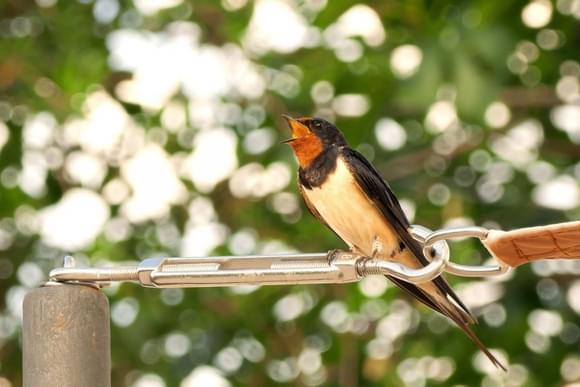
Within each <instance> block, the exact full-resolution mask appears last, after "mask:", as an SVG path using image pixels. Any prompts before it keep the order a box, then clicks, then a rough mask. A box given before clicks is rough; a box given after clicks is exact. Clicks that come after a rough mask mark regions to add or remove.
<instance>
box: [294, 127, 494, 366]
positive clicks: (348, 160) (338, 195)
mask: <svg viewBox="0 0 580 387" xmlns="http://www.w3.org/2000/svg"><path fill="white" fill-rule="evenodd" d="M286 119H287V120H288V123H289V125H290V127H291V128H292V135H293V137H292V138H291V139H289V140H288V141H287V142H288V144H289V145H290V146H291V147H292V150H293V151H294V153H295V155H296V157H297V159H298V162H299V164H300V168H299V171H298V181H299V189H300V193H301V195H302V197H303V199H304V202H305V204H306V206H307V207H308V210H309V211H310V212H311V213H312V215H313V216H315V217H316V218H317V219H318V220H319V221H321V222H322V223H323V224H325V225H326V226H327V227H329V228H330V229H331V230H332V231H334V232H335V233H336V234H337V235H338V236H339V237H340V238H341V239H342V240H343V241H344V242H345V243H346V244H347V245H348V246H349V248H350V249H351V250H352V251H354V252H356V253H359V254H361V255H365V256H375V257H378V258H383V259H387V260H393V261H397V262H401V263H403V264H405V265H407V266H409V267H413V268H419V267H422V266H425V265H427V264H428V261H427V259H426V258H425V256H424V255H423V251H422V247H421V246H420V244H419V243H418V242H417V241H416V240H415V239H413V237H412V236H411V235H410V234H409V231H408V229H409V226H410V225H409V221H408V220H407V217H406V216H405V214H404V213H403V210H402V209H401V206H400V204H399V201H398V200H397V198H396V197H395V195H394V194H393V192H392V190H391V189H390V187H389V186H388V184H387V183H386V182H385V181H384V180H383V179H382V178H381V177H380V175H379V173H378V172H377V171H376V170H375V168H374V167H373V166H372V165H371V163H370V162H369V161H368V160H367V159H365V158H364V156H362V155H361V154H360V153H358V152H357V151H355V150H353V149H351V148H350V147H349V146H348V144H347V142H346V140H345V138H344V136H343V135H342V133H341V132H340V131H339V130H338V129H337V128H336V127H335V126H334V125H332V124H331V123H329V122H327V121H325V120H322V119H320V118H309V117H304V118H299V119H293V118H290V117H286ZM389 279H391V280H392V281H393V282H394V283H395V284H397V285H398V286H399V287H400V288H402V289H403V290H405V291H406V292H407V293H409V294H410V295H411V296H413V297H415V298H416V299H418V300H419V301H421V302H422V303H424V304H425V305H427V306H429V307H430V308H432V309H434V310H436V311H438V312H439V313H441V314H443V315H445V316H447V317H448V318H450V319H451V320H453V321H454V322H455V323H456V324H457V325H458V326H459V327H460V328H461V329H462V330H463V331H464V332H465V333H466V334H467V335H468V336H469V337H470V338H471V339H472V340H473V341H474V342H475V343H476V344H477V345H478V346H479V348H480V349H481V350H482V351H483V352H484V353H485V354H486V355H487V357H488V358H489V359H490V360H491V361H492V362H493V363H494V364H495V365H496V366H498V367H500V368H502V369H504V370H505V368H504V367H503V365H502V364H501V363H500V362H499V361H498V360H497V359H496V358H495V357H494V356H493V355H492V354H491V353H490V352H489V351H488V350H487V348H486V347H485V346H484V345H483V344H482V343H481V341H480V340H479V338H478V337H477V336H476V335H475V333H474V332H473V331H472V330H471V328H470V327H469V324H473V323H475V322H476V320H475V317H474V316H473V315H472V314H471V312H470V311H469V309H468V308H467V307H466V306H465V305H464V304H463V302H462V301H461V300H460V299H459V297H458V296H457V295H456V294H455V292H454V291H453V290H452V289H451V287H450V286H449V284H448V283H447V282H446V281H445V279H444V278H443V277H437V278H435V279H434V280H433V281H430V282H425V283H421V284H412V283H409V282H405V281H402V280H399V279H397V278H393V277H389Z"/></svg>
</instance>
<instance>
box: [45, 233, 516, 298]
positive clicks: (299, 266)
mask: <svg viewBox="0 0 580 387" xmlns="http://www.w3.org/2000/svg"><path fill="white" fill-rule="evenodd" d="M474 230H475V228H464V229H457V230H441V231H436V232H432V231H431V230H429V229H427V228H425V227H422V226H412V227H411V229H410V230H409V231H410V232H411V235H412V236H413V237H414V238H415V239H416V240H417V241H419V242H420V243H421V244H422V245H423V246H425V248H424V252H425V255H426V256H427V257H428V259H429V260H430V262H429V264H428V265H426V266H424V267H420V268H411V267H408V266H406V265H404V264H401V263H398V262H394V261H388V260H384V259H380V258H370V257H366V256H362V255H358V254H355V253H352V252H349V251H342V250H332V251H329V252H327V253H314V254H285V255H250V256H225V257H201V258H173V257H161V258H149V259H145V260H144V261H142V262H141V263H139V264H138V265H136V266H122V267H109V268H79V267H76V265H75V263H74V259H72V257H66V258H65V264H64V266H63V267H61V268H57V269H54V270H52V271H51V272H50V280H51V281H52V282H57V283H63V282H68V283H90V284H94V285H98V286H106V285H107V284H109V283H110V282H117V281H134V282H139V283H140V284H141V285H142V286H145V287H155V288H171V287H174V288H175V287H179V288H187V287H220V286H234V285H291V284H340V283H349V282H356V281H359V280H360V279H362V278H363V277H366V276H368V275H388V276H392V277H396V278H399V279H401V280H404V281H408V282H412V283H421V282H426V281H430V280H432V279H434V278H435V277H437V276H439V275H441V273H443V272H444V271H447V272H450V273H453V274H457V275H461V276H470V277H471V276H476V275H477V276H490V275H497V274H501V273H503V272H505V269H504V268H501V267H500V266H499V265H498V267H495V266H494V267H488V266H464V265H458V264H455V263H452V262H450V259H449V256H450V251H449V246H448V244H447V242H446V239H449V238H458V237H466V236H471V237H473V236H475V237H477V238H479V239H484V238H485V235H486V232H487V230H485V229H480V228H477V230H479V231H480V232H479V234H478V233H476V232H475V231H474ZM481 230H485V233H484V231H481Z"/></svg>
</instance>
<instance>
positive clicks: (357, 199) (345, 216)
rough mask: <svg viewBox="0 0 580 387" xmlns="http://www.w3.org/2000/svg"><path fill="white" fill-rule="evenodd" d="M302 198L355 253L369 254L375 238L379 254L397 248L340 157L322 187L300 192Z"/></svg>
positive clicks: (393, 234)
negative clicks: (303, 196) (378, 245)
mask: <svg viewBox="0 0 580 387" xmlns="http://www.w3.org/2000/svg"><path fill="white" fill-rule="evenodd" d="M304 195H305V196H306V197H307V199H308V200H309V201H310V202H311V204H312V205H313V206H314V207H315V208H316V210H317V211H318V212H319V213H320V216H321V217H322V218H323V219H324V221H325V222H326V223H328V225H329V226H330V228H332V229H333V230H334V232H336V233H337V234H338V236H340V237H341V238H342V239H343V240H344V241H345V242H346V243H347V244H348V245H349V246H350V247H354V248H355V250H357V251H358V252H360V253H363V254H365V255H370V254H371V253H372V246H373V240H374V239H375V237H376V238H378V239H379V241H380V242H381V244H382V245H383V249H382V253H383V254H382V255H389V254H390V252H391V251H392V250H393V249H394V248H396V247H397V246H398V238H397V236H396V235H395V233H394V232H393V229H392V228H391V226H390V225H389V224H388V223H387V221H386V219H385V218H384V217H383V215H382V214H381V212H380V211H379V210H378V209H377V208H376V207H375V206H374V205H373V203H372V202H371V201H370V200H369V199H368V198H367V197H366V196H365V195H364V194H363V192H362V191H361V189H360V188H359V186H358V184H357V183H356V181H355V180H354V177H353V176H352V175H351V173H350V171H349V170H348V167H347V166H346V164H345V162H344V160H342V158H340V157H339V158H338V161H337V166H336V169H335V170H334V172H333V173H332V174H330V175H329V176H328V177H327V179H326V180H325V182H324V184H322V185H321V186H320V187H317V188H312V189H311V190H309V189H304Z"/></svg>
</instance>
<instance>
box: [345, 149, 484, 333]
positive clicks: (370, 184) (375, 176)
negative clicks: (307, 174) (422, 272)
mask: <svg viewBox="0 0 580 387" xmlns="http://www.w3.org/2000/svg"><path fill="white" fill-rule="evenodd" d="M342 157H344V159H345V160H346V162H347V165H348V166H349V168H350V171H351V173H352V174H353V176H354V177H355V179H356V182H357V183H358V184H359V186H360V187H361V188H362V189H363V190H364V192H365V194H366V195H367V196H368V197H369V199H371V200H372V202H373V204H374V205H375V206H376V207H377V208H378V209H379V210H380V211H381V213H382V214H383V216H384V217H385V219H386V220H387V221H388V222H389V224H391V226H392V227H393V228H394V229H395V231H396V232H397V234H398V235H399V236H400V238H401V241H402V242H403V243H404V244H405V246H407V248H409V249H410V250H411V252H412V253H413V255H415V257H417V259H418V260H419V262H420V263H421V264H422V265H423V266H426V265H427V264H428V263H429V261H428V260H427V258H425V256H424V255H423V249H422V247H421V245H420V244H419V243H418V242H417V241H416V240H415V239H414V238H413V237H412V236H411V234H409V231H408V229H409V226H410V224H409V221H408V220H407V217H406V216H405V213H404V212H403V209H402V208H401V205H400V204H399V201H398V200H397V198H396V197H395V195H394V194H393V191H392V190H391V188H390V187H389V185H388V184H387V183H386V182H385V181H384V180H383V179H382V178H381V176H380V175H379V173H378V172H377V171H376V170H375V168H374V167H373V166H372V164H371V163H370V162H369V161H368V160H367V159H365V158H364V156H363V155H361V154H360V153H358V152H357V151H355V150H353V149H351V148H343V149H342ZM389 278H390V279H391V280H393V282H395V283H396V284H397V285H399V286H400V287H402V288H403V289H404V290H406V291H407V292H409V293H411V295H413V296H415V297H417V298H418V299H419V300H420V301H422V302H423V303H425V304H426V305H428V306H430V307H431V308H433V309H435V310H437V311H438V312H441V313H442V314H444V315H448V313H446V312H445V311H444V310H442V309H441V307H440V306H438V305H437V304H436V303H434V302H433V300H431V299H430V298H429V297H427V296H426V295H425V293H424V292H423V291H422V290H421V289H419V288H418V287H417V286H415V285H413V284H411V283H409V282H406V281H402V280H398V279H396V278H392V277H389ZM433 282H434V283H435V285H437V287H438V288H439V290H441V291H442V292H443V293H444V294H445V295H447V296H449V297H451V298H452V299H453V300H454V301H455V302H456V303H457V304H458V305H459V306H460V307H461V308H462V309H463V311H464V312H465V313H466V314H465V317H467V320H468V321H464V322H466V323H467V322H470V323H471V322H474V321H475V317H474V316H473V315H472V314H471V312H470V311H469V309H468V308H467V307H466V306H465V305H464V304H463V302H462V301H461V300H460V299H459V297H458V296H457V295H456V294H455V292H454V291H453V289H451V287H450V286H449V284H448V283H447V282H446V281H445V280H444V279H443V278H442V277H437V278H435V279H434V280H433ZM469 320H471V321H469Z"/></svg>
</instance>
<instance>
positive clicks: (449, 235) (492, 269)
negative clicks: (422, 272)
mask: <svg viewBox="0 0 580 387" xmlns="http://www.w3.org/2000/svg"><path fill="white" fill-rule="evenodd" d="M488 232H489V231H488V230H487V229H485V228H483V227H475V226H474V227H461V228H455V229H449V230H438V231H435V232H433V233H431V235H429V236H427V237H426V238H425V242H424V247H423V252H424V253H425V254H426V255H427V256H429V255H428V254H427V252H429V251H430V250H431V246H434V245H435V243H437V242H440V241H445V240H448V239H456V238H477V239H479V240H485V238H487V234H488ZM492 256H493V255H492ZM493 258H494V259H495V261H496V262H498V260H497V259H496V258H495V257H493ZM510 269H511V268H510V267H509V266H505V265H502V264H500V263H499V262H498V263H496V264H495V265H461V264H459V263H454V262H451V261H449V262H448V263H447V268H446V270H445V271H446V272H448V273H451V274H455V275H458V276H462V277H492V276H496V275H500V274H504V273H507V272H508V271H509V270H510Z"/></svg>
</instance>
